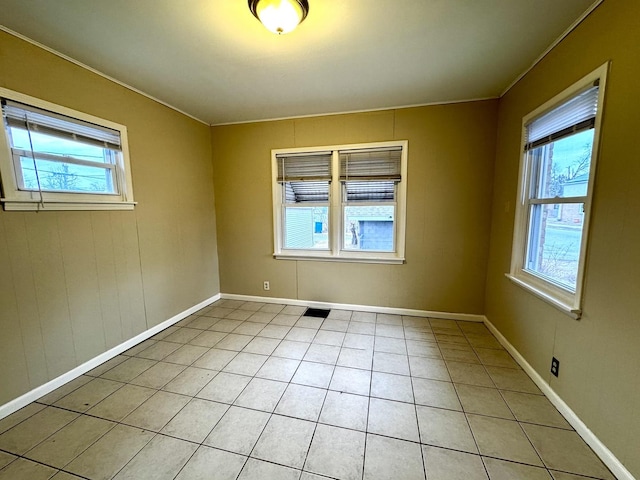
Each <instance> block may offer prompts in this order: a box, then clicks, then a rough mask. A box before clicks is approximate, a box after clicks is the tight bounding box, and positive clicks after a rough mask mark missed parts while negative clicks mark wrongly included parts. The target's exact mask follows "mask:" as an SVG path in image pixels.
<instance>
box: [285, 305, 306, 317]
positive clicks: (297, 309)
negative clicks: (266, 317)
mask: <svg viewBox="0 0 640 480" xmlns="http://www.w3.org/2000/svg"><path fill="white" fill-rule="evenodd" d="M306 310H307V307H301V306H299V305H287V306H286V307H284V308H283V309H282V310H280V311H279V313H283V314H285V315H297V316H300V315H302V314H303V313H304V312H306Z"/></svg>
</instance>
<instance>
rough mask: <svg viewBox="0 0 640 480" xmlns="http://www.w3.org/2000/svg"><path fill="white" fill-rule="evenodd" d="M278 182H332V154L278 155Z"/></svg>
mask: <svg viewBox="0 0 640 480" xmlns="http://www.w3.org/2000/svg"><path fill="white" fill-rule="evenodd" d="M276 158H277V161H278V182H293V181H298V182H309V181H316V180H324V181H330V180H331V152H328V153H325V152H321V153H313V154H303V155H277V156H276Z"/></svg>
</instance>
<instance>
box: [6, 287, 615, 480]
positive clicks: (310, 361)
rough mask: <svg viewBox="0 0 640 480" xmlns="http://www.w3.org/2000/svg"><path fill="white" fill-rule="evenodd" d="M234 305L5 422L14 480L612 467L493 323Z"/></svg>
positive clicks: (579, 475)
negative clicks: (315, 314)
mask: <svg viewBox="0 0 640 480" xmlns="http://www.w3.org/2000/svg"><path fill="white" fill-rule="evenodd" d="M304 310H305V309H304V308H303V307H296V306H285V305H274V304H261V303H253V302H241V301H235V300H221V301H219V302H217V303H216V304H214V305H212V306H210V307H208V308H205V309H203V310H201V311H199V312H198V313H197V314H194V315H192V316H190V317H188V318H186V319H184V320H182V321H181V322H179V323H178V324H177V325H176V326H173V327H169V328H167V329H166V330H164V331H163V332H161V333H160V334H158V335H156V336H155V337H153V338H152V339H149V340H147V341H145V342H142V343H141V344H139V345H137V346H136V347H134V348H132V349H131V350H129V351H127V352H125V353H124V354H122V355H120V356H118V357H116V358H113V359H112V360H109V361H108V362H106V363H104V364H103V365H101V366H99V367H98V368H96V369H94V370H92V371H91V372H89V373H87V374H86V375H83V376H81V377H79V378H77V379H75V380H73V381H71V382H69V383H68V384H66V385H64V386H62V387H60V388H59V389H58V390H56V391H54V392H52V393H50V394H49V395H47V396H45V397H43V398H41V399H40V400H38V401H37V402H34V403H32V404H30V405H28V406H27V407H25V408H23V409H22V410H20V411H18V412H16V413H14V414H13V415H11V416H9V417H7V418H5V419H3V420H0V480H7V479H10V480H21V479H28V480H39V479H43V480H44V479H49V478H52V479H55V480H71V479H78V478H85V479H100V480H102V479H111V478H115V479H117V480H124V479H135V480H141V479H174V478H175V479H177V480H186V479H207V480H234V479H238V480H251V479H260V480H269V479H276V480H289V479H291V480H322V479H327V478H328V479H340V480H356V479H357V480H363V479H364V480H375V479H380V480H382V479H394V480H413V479H422V480H425V479H426V480H456V479H462V480H476V479H477V480H480V479H485V480H487V479H491V480H512V479H531V480H538V479H547V480H551V479H554V480H579V479H583V480H584V479H585V478H600V479H612V478H614V477H613V476H612V475H611V473H610V472H609V471H608V470H607V468H606V467H605V466H604V465H603V464H602V463H601V462H600V460H598V458H597V457H596V456H595V455H594V454H593V452H592V451H591V450H590V449H589V447H587V445H586V444H585V443H584V442H583V441H582V440H581V439H580V437H579V436H578V435H577V434H576V433H575V432H574V431H573V430H572V429H571V427H570V426H569V424H568V423H567V422H566V421H565V420H564V419H563V417H562V416H561V415H560V414H559V413H558V412H557V411H556V410H555V408H554V407H553V406H552V405H551V403H549V401H548V400H547V399H546V398H545V397H544V396H542V394H541V392H540V391H539V390H538V388H537V387H536V386H535V385H534V383H533V382H532V381H531V380H530V379H529V378H528V377H527V375H526V374H525V373H524V372H523V370H521V369H520V368H519V366H518V365H517V364H516V363H515V362H514V361H513V359H512V358H511V357H510V356H509V354H508V353H507V352H506V351H505V350H504V349H502V348H501V346H500V344H499V343H498V342H497V341H496V339H495V338H494V337H493V336H492V335H491V333H490V332H489V331H488V330H487V329H486V327H485V326H484V325H482V324H478V323H472V322H456V321H451V320H436V319H426V318H418V317H407V316H398V315H388V314H375V313H365V312H352V311H344V310H332V311H331V313H330V315H329V317H328V318H327V319H326V320H325V319H319V318H311V317H305V316H301V315H302V313H303V312H304Z"/></svg>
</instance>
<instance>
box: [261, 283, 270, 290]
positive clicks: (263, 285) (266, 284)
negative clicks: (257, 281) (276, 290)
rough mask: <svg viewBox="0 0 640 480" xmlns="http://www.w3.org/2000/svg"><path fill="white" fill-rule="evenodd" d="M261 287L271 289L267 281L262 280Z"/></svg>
mask: <svg viewBox="0 0 640 480" xmlns="http://www.w3.org/2000/svg"><path fill="white" fill-rule="evenodd" d="M262 288H263V289H265V290H269V289H271V286H270V285H269V282H264V283H263V284H262Z"/></svg>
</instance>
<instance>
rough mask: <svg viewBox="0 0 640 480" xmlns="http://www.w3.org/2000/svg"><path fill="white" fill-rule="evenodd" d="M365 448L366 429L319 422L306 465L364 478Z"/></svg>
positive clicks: (344, 478)
mask: <svg viewBox="0 0 640 480" xmlns="http://www.w3.org/2000/svg"><path fill="white" fill-rule="evenodd" d="M364 448H365V434H364V433H363V432H356V431H353V430H347V429H344V428H338V427H331V426H328V425H318V427H317V428H316V431H315V434H314V435H313V441H312V442H311V447H310V448H309V454H308V456H307V460H306V462H305V464H304V469H305V470H306V471H309V472H313V473H319V474H322V475H327V476H330V477H334V478H339V479H341V480H360V479H361V478H362V463H363V461H364Z"/></svg>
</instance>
